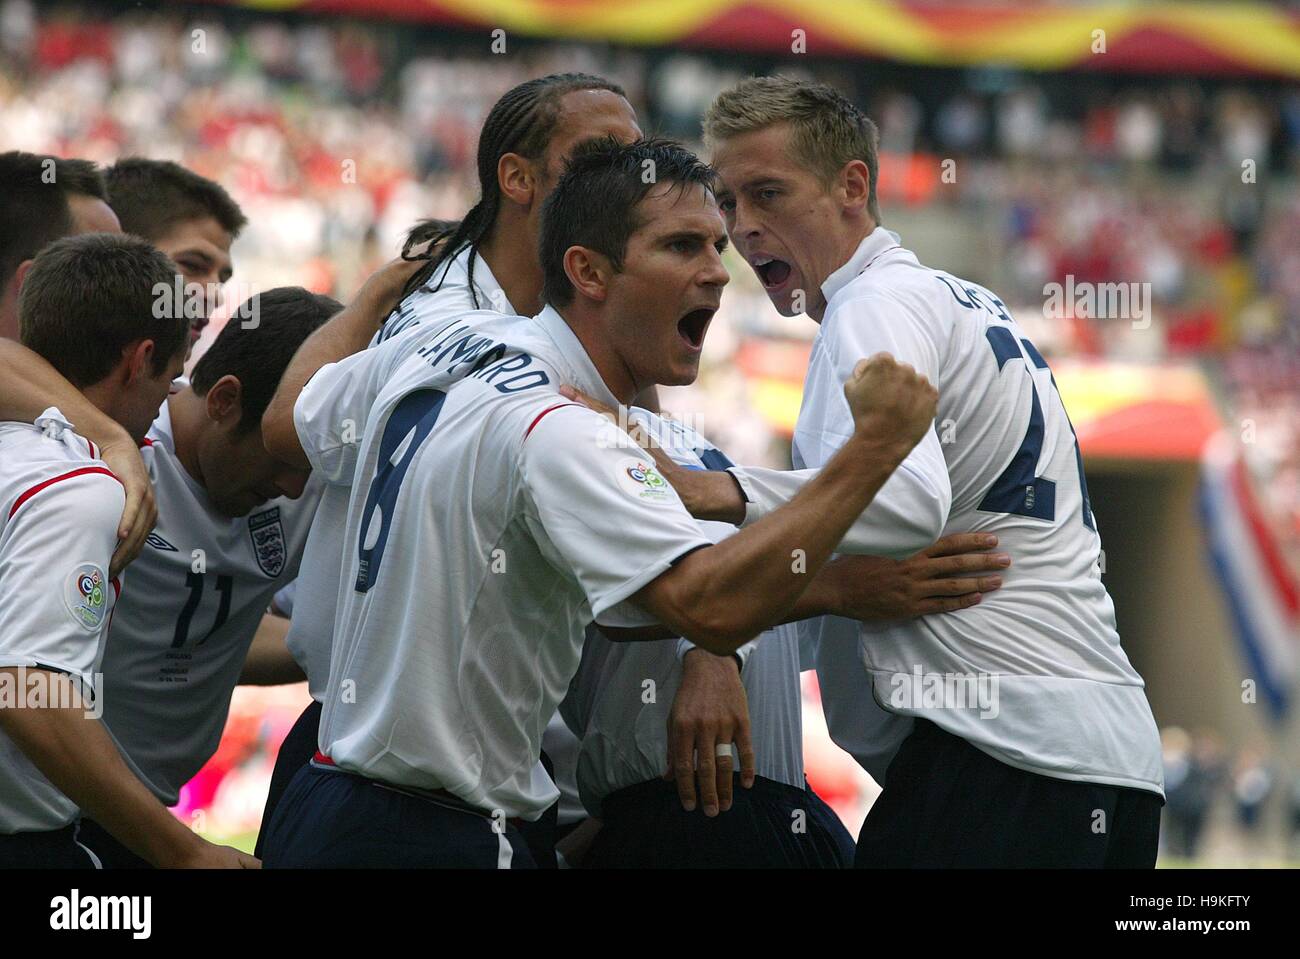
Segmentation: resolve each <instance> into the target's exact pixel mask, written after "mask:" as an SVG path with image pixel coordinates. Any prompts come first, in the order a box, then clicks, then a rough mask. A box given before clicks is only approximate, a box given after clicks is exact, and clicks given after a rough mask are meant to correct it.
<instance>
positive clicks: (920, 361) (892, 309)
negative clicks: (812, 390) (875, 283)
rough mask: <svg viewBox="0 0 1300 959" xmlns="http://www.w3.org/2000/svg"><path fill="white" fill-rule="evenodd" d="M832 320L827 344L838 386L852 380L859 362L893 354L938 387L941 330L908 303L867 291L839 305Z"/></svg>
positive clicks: (827, 327) (826, 331)
mask: <svg viewBox="0 0 1300 959" xmlns="http://www.w3.org/2000/svg"><path fill="white" fill-rule="evenodd" d="M828 320H829V323H827V324H825V325H824V326H823V328H822V340H823V345H824V346H825V347H826V349H827V350H828V351H829V352H830V356H831V358H832V360H833V361H834V364H835V372H836V379H837V380H839V382H841V383H844V382H847V381H848V378H849V375H850V374H851V373H852V372H853V367H854V366H856V365H857V363H858V360H862V359H866V358H867V357H869V356H872V355H874V354H876V353H888V354H890V355H891V356H893V357H894V359H896V360H898V361H899V362H900V363H907V364H908V365H909V366H911V367H913V368H914V369H915V370H916V371H917V372H918V373H920V374H921V375H922V376H924V377H925V378H926V379H928V380H929V381H930V382H931V383H933V384H934V385H935V386H938V385H939V370H940V366H941V357H940V350H939V343H940V338H939V332H938V331H937V330H935V329H932V327H933V325H934V323H933V321H930V322H927V321H926V319H925V318H924V317H923V316H922V315H921V314H920V313H919V312H917V311H916V310H913V309H912V308H911V307H909V306H908V305H907V304H906V303H904V302H903V301H901V300H897V299H894V298H893V297H890V296H887V295H884V294H881V293H867V294H864V295H860V296H856V297H853V298H852V299H849V300H847V301H845V302H843V303H837V304H836V305H835V309H834V310H833V311H832V312H831V314H830V316H829V317H828Z"/></svg>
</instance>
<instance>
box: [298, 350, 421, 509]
mask: <svg viewBox="0 0 1300 959" xmlns="http://www.w3.org/2000/svg"><path fill="white" fill-rule="evenodd" d="M419 332H420V331H419V330H418V329H414V330H408V331H407V332H405V333H403V334H401V335H400V336H397V337H395V338H394V339H391V340H388V341H387V342H385V343H383V344H381V345H379V346H378V347H375V348H374V349H367V350H362V351H361V352H359V353H354V354H352V355H351V356H348V357H345V358H344V359H342V360H339V361H338V362H337V363H327V364H325V365H324V366H322V367H321V368H320V369H319V370H317V371H316V373H315V375H313V376H312V378H311V379H310V380H308V381H307V385H306V386H304V387H303V389H302V392H301V393H299V394H298V399H297V401H296V402H295V403H294V404H293V425H294V428H295V429H296V430H297V431H298V442H300V443H301V444H302V450H303V453H305V454H306V456H307V460H308V462H310V463H311V467H312V470H313V471H315V472H316V473H318V474H319V475H320V476H321V478H322V479H324V480H325V481H326V482H327V483H331V484H334V485H338V486H351V485H352V474H353V470H354V469H355V467H356V461H357V455H358V452H359V450H360V448H361V438H362V436H363V435H364V434H365V430H366V421H367V419H368V418H369V416H370V410H371V408H372V407H373V406H374V403H375V398H376V397H377V396H378V395H379V392H380V390H382V389H383V388H384V386H385V384H386V383H387V381H388V376H389V374H390V373H391V372H392V371H393V370H394V369H396V368H397V366H399V365H400V364H401V363H402V361H403V360H405V359H406V358H407V357H409V356H410V355H411V354H412V353H414V352H415V350H416V349H417V348H418V346H419V344H420V343H421V342H423V341H422V340H421V339H416V337H418V336H419Z"/></svg>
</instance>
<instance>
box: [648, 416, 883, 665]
mask: <svg viewBox="0 0 1300 959" xmlns="http://www.w3.org/2000/svg"><path fill="white" fill-rule="evenodd" d="M906 453H907V449H906V448H904V447H903V446H902V445H901V444H900V443H899V442H898V441H897V440H895V439H888V440H881V439H877V438H875V437H868V436H863V435H861V434H857V435H855V436H854V437H853V438H852V439H850V440H849V441H848V442H847V443H845V445H844V446H843V447H842V448H841V449H840V451H839V452H838V453H837V454H836V455H835V456H834V457H833V458H832V459H831V461H830V462H829V463H827V464H826V466H825V468H823V469H822V470H821V471H820V472H819V474H818V475H817V476H815V477H813V478H812V479H811V480H810V481H809V482H808V483H807V484H805V486H804V487H803V489H802V490H801V491H800V492H799V493H798V494H797V495H796V496H795V497H794V498H793V499H792V500H791V501H790V502H789V503H787V504H786V505H785V506H783V507H781V508H780V509H778V510H776V511H775V512H773V513H772V514H770V515H769V516H766V517H764V518H763V519H762V520H760V521H759V522H757V523H755V524H754V525H753V526H750V527H748V528H747V529H743V530H741V531H740V532H739V533H737V534H736V535H735V536H731V537H728V538H727V539H725V540H723V541H722V542H721V543H719V544H718V545H716V546H713V547H710V548H708V549H703V550H699V551H697V552H695V553H692V554H691V555H690V556H687V557H686V558H685V559H683V560H682V561H681V562H680V563H678V564H677V566H675V567H674V568H673V569H672V570H671V571H670V572H668V573H665V574H664V576H662V577H660V580H663V581H664V584H663V585H664V586H667V587H668V589H667V595H666V596H663V597H661V598H662V599H664V600H665V602H663V603H662V605H660V608H659V609H653V607H652V610H653V611H655V612H656V613H658V614H659V615H660V616H661V618H663V619H664V623H665V625H667V626H669V627H670V628H674V629H679V630H681V635H683V636H685V637H686V638H687V639H689V640H691V641H692V642H693V643H695V644H696V645H697V646H701V647H703V648H704V649H707V650H709V651H710V652H714V653H729V652H732V651H733V650H735V649H737V648H738V647H739V646H741V645H743V644H744V643H745V642H747V641H748V640H749V639H751V638H752V637H754V636H755V635H757V634H758V633H760V632H762V631H763V630H764V629H767V628H768V627H770V626H772V625H773V624H775V623H779V622H782V621H784V620H786V619H788V618H802V616H799V617H795V613H803V612H805V610H804V609H796V603H797V601H798V600H799V598H800V596H801V595H802V594H803V593H804V591H805V590H806V589H807V588H808V587H809V585H810V581H811V579H812V577H814V576H815V575H816V574H817V572H818V571H819V570H820V568H821V567H822V565H823V564H824V563H825V562H826V561H827V559H829V558H830V555H831V553H832V552H833V551H834V550H835V547H836V545H837V544H838V543H839V541H840V539H841V538H842V537H843V536H844V533H845V531H847V529H848V528H849V526H850V525H852V523H853V522H854V520H855V519H856V518H857V517H858V515H859V514H860V513H861V512H862V511H863V510H864V509H866V507H867V505H868V504H869V503H870V502H871V499H872V497H873V496H875V494H876V493H877V492H878V491H879V490H880V488H881V486H883V485H884V483H885V481H886V480H887V479H888V478H889V476H890V474H891V473H892V472H893V471H894V469H895V468H896V467H897V466H898V464H899V463H900V462H902V460H903V457H904V456H905V455H906ZM658 582H659V581H658V580H657V581H656V583H658ZM654 586H655V584H651V587H654ZM649 588H650V587H648V589H649ZM827 601H828V600H827V597H826V596H825V595H824V594H821V593H814V594H813V596H812V597H810V598H809V599H808V600H807V603H808V606H807V607H806V609H807V610H808V611H809V614H810V615H811V614H813V612H812V611H823V610H820V609H819V608H818V607H820V606H821V605H823V604H825V603H826V602H827ZM665 616H666V617H667V618H664V617H665Z"/></svg>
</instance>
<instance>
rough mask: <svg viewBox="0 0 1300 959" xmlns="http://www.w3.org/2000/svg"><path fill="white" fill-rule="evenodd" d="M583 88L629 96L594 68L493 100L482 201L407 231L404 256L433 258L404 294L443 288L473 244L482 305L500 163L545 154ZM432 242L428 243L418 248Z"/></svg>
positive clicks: (483, 155) (482, 156)
mask: <svg viewBox="0 0 1300 959" xmlns="http://www.w3.org/2000/svg"><path fill="white" fill-rule="evenodd" d="M578 90H608V91H609V92H610V93H616V94H618V95H619V96H621V97H626V96H627V94H626V93H625V92H624V91H623V88H622V87H620V86H619V85H618V84H617V83H613V82H612V81H610V80H606V79H604V78H603V77H597V76H592V75H591V74H589V73H552V74H550V75H548V76H544V77H537V78H536V79H533V80H527V81H525V82H524V83H521V84H519V85H518V86H516V87H513V88H512V89H510V90H508V91H507V92H506V93H505V94H504V95H503V96H502V97H501V99H500V100H498V101H497V102H496V103H495V104H494V105H493V107H492V109H491V110H490V111H489V112H488V115H487V120H485V121H484V123H483V130H482V132H480V133H479V139H478V185H479V199H478V202H477V203H475V204H474V205H473V206H472V207H470V209H469V211H468V212H467V213H466V214H465V216H464V218H463V219H462V220H461V221H460V223H459V224H455V225H450V224H449V225H448V226H447V227H446V228H444V229H441V230H434V229H431V228H430V227H432V224H433V222H434V221H426V222H425V223H422V224H418V225H417V226H416V228H415V229H413V230H412V231H411V233H410V235H408V236H407V239H406V242H405V243H404V244H403V245H402V259H404V260H420V259H427V260H428V261H429V262H428V263H427V264H426V265H425V266H422V267H421V268H420V269H419V270H417V271H416V272H415V273H414V275H412V276H411V278H410V279H409V280H407V282H406V286H405V288H404V289H403V290H402V299H406V297H407V296H409V295H410V294H411V293H413V292H415V291H416V290H419V289H423V290H424V291H425V292H428V293H435V292H437V291H438V290H439V289H441V288H442V284H443V281H444V280H445V279H446V278H447V269H448V268H450V266H451V260H452V258H453V257H454V256H455V255H456V254H457V253H459V252H460V251H461V250H463V249H464V248H465V247H467V246H468V247H469V248H470V257H469V291H470V296H471V297H472V299H473V303H474V307H475V309H481V305H480V304H479V301H478V291H477V290H476V289H475V287H474V263H475V260H476V259H477V258H478V248H479V246H480V244H482V243H483V242H484V241H485V240H486V239H487V238H488V235H489V234H490V233H491V231H492V227H493V225H494V224H495V223H496V219H497V214H498V213H499V212H500V210H501V190H500V187H499V186H498V184H497V164H498V163H500V161H501V157H503V156H504V155H505V154H507V153H518V154H519V155H520V156H523V157H526V158H528V159H530V160H535V159H537V158H538V157H540V156H542V154H543V153H544V152H545V151H546V147H547V145H548V144H549V143H550V140H551V134H552V133H554V131H555V125H556V123H557V122H558V120H559V117H560V99H561V98H562V97H563V96H564V95H565V94H568V93H573V92H575V91H578ZM429 241H431V242H429ZM426 242H427V243H428V246H427V247H426V248H425V249H423V250H422V251H420V252H416V249H417V248H418V247H421V246H423V245H424V244H425V243H426ZM439 267H444V269H443V271H442V276H441V277H440V278H439V279H438V282H437V284H436V285H435V286H432V287H430V286H428V284H429V282H430V280H431V279H432V278H433V275H434V274H435V273H436V272H437V271H438V268H439Z"/></svg>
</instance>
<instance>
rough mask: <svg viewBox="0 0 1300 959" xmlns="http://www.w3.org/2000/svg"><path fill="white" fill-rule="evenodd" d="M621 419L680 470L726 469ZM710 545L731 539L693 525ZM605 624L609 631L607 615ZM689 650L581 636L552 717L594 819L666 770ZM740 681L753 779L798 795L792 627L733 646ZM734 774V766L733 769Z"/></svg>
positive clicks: (638, 413) (712, 457)
mask: <svg viewBox="0 0 1300 959" xmlns="http://www.w3.org/2000/svg"><path fill="white" fill-rule="evenodd" d="M628 416H629V418H630V419H631V420H633V421H634V422H638V423H640V424H641V425H642V426H643V427H644V428H645V429H646V431H647V432H648V433H649V434H650V435H651V436H652V437H654V441H655V442H657V443H658V445H659V446H660V448H662V450H663V451H664V452H665V453H666V454H668V455H669V456H670V457H672V459H673V460H674V461H675V462H677V463H679V464H681V465H682V466H685V467H686V468H687V469H697V470H699V469H712V470H722V469H727V468H728V467H730V466H731V465H732V463H731V460H729V459H728V458H727V456H726V454H724V453H723V452H722V451H721V450H719V449H718V448H717V447H716V446H714V445H713V444H712V443H711V442H709V440H707V439H706V438H705V437H703V436H702V435H701V434H700V433H698V432H696V431H695V430H693V429H691V428H689V427H687V426H685V425H683V424H681V423H677V422H674V421H672V420H665V419H663V418H661V417H658V416H656V415H655V414H653V413H650V412H648V411H646V410H642V409H636V408H634V409H631V410H629V412H628ZM699 526H700V530H701V532H703V534H704V535H705V536H707V537H708V538H709V539H710V540H711V541H713V542H720V541H721V540H723V539H725V538H726V537H727V536H731V535H733V534H734V533H735V532H736V527H734V526H732V525H730V524H729V523H713V522H700V523H699ZM605 622H606V623H607V624H609V625H614V624H615V623H614V619H613V617H612V616H610V615H607V616H606V617H605ZM689 648H691V646H690V643H688V642H685V641H682V643H680V644H679V643H676V642H651V643H624V642H619V643H615V642H611V641H610V640H608V639H606V638H605V637H604V636H602V635H600V633H599V632H597V631H594V630H593V631H590V632H589V633H588V636H587V642H586V645H585V647H584V648H583V653H582V664H581V666H580V667H579V669H578V675H577V676H576V677H575V678H574V681H573V684H572V686H571V687H570V690H569V695H568V696H567V697H566V698H565V701H564V705H563V706H562V711H563V712H564V714H565V719H566V720H567V721H568V722H569V725H570V727H571V728H572V729H573V730H574V731H575V732H576V733H577V734H578V737H579V738H580V739H581V740H582V747H581V750H580V752H579V753H578V763H577V781H578V794H579V796H580V797H581V799H582V802H583V805H584V806H585V807H586V808H587V811H588V812H590V813H591V815H593V816H596V817H599V816H600V810H601V804H602V802H603V801H604V799H605V797H606V796H608V795H610V794H611V793H614V792H617V791H618V790H620V789H624V788H626V787H628V786H634V785H637V784H638V783H644V782H649V781H652V780H655V779H658V778H660V777H661V776H662V775H663V773H664V770H665V769H667V768H668V713H669V710H670V709H671V708H672V705H673V700H674V699H675V698H676V696H677V690H678V688H679V687H680V685H681V681H682V662H681V657H682V655H683V654H684V653H685V651H686V650H688V649H689ZM741 651H742V652H741V656H742V659H743V660H744V666H743V668H742V670H741V681H742V683H743V684H744V687H745V692H746V695H747V698H748V700H749V719H750V738H751V740H752V742H753V746H754V760H755V764H756V772H757V773H758V775H760V776H763V777H764V778H766V779H772V780H775V781H776V782H782V783H786V784H787V785H790V786H794V787H795V788H796V789H803V788H804V778H803V716H802V711H801V702H802V700H801V696H800V689H799V642H798V634H797V632H796V631H795V629H794V626H793V624H791V625H788V626H784V627H777V628H776V629H772V630H768V631H767V632H765V633H763V634H762V635H761V636H759V637H758V638H757V639H756V640H754V641H751V642H750V643H747V644H746V645H745V646H743V647H741ZM736 768H737V769H739V768H740V767H739V765H738V764H737V766H736Z"/></svg>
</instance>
